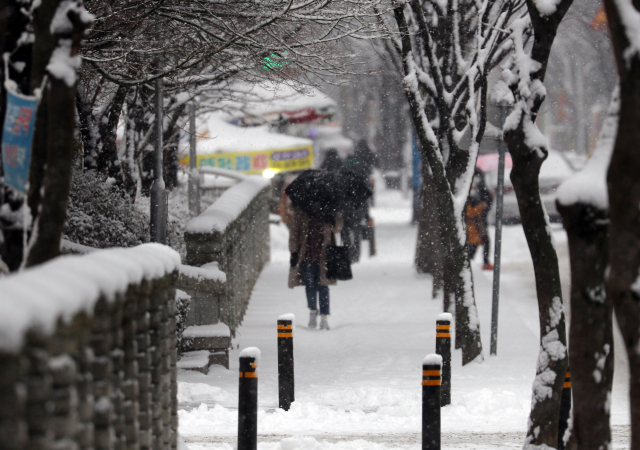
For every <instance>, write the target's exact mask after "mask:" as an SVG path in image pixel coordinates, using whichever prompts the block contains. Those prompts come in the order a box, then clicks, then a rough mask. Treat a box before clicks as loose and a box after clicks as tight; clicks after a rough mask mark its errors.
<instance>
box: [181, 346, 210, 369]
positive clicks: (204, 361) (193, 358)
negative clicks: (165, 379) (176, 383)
mask: <svg viewBox="0 0 640 450" xmlns="http://www.w3.org/2000/svg"><path fill="white" fill-rule="evenodd" d="M208 365H209V350H197V351H195V352H186V353H183V354H182V358H180V361H178V362H177V364H176V366H177V367H178V369H199V368H201V367H206V366H208Z"/></svg>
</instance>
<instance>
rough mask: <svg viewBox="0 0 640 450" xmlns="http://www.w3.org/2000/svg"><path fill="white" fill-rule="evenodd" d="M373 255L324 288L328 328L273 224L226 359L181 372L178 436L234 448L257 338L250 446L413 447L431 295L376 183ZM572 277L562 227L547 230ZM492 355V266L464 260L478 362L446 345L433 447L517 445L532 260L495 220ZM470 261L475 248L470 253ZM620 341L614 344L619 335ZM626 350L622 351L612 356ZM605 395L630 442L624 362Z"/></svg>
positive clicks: (531, 329) (530, 333)
mask: <svg viewBox="0 0 640 450" xmlns="http://www.w3.org/2000/svg"><path fill="white" fill-rule="evenodd" d="M376 201H377V203H376V207H375V208H374V209H373V211H372V214H373V215H374V217H375V220H376V232H377V240H378V242H377V243H378V255H377V256H376V257H374V258H368V256H366V254H367V247H366V244H365V246H364V251H363V253H364V254H365V255H364V257H363V258H362V260H361V262H360V263H358V264H355V265H354V266H353V271H354V279H353V280H351V281H348V282H341V283H339V285H338V286H337V287H332V288H331V316H330V318H329V324H330V325H331V330H330V331H319V330H309V329H307V327H306V322H307V319H308V310H307V308H306V301H305V299H304V290H303V289H302V288H297V289H295V290H290V289H288V288H287V286H286V283H287V281H286V280H287V272H288V267H289V265H288V261H289V254H288V251H287V237H288V236H287V231H286V228H285V227H284V226H272V233H271V239H272V261H271V263H270V264H269V265H268V266H267V267H266V268H265V270H264V271H263V273H262V275H261V277H260V279H259V280H258V283H257V285H256V287H255V290H254V292H253V296H252V298H251V302H250V305H249V309H248V312H247V315H246V317H245V319H244V322H243V323H242V326H241V327H240V329H239V335H238V337H237V339H235V340H234V343H235V344H237V345H238V348H234V349H233V350H232V351H231V369H230V370H228V371H227V370H226V369H224V368H222V367H217V366H216V367H212V368H211V370H210V372H209V374H208V375H203V374H200V373H197V372H189V371H181V372H180V375H179V381H180V384H179V394H178V395H179V400H180V405H181V406H180V408H181V411H180V413H179V414H180V433H181V434H182V436H183V437H184V439H185V441H186V442H187V443H188V445H189V447H190V448H191V449H192V450H197V449H215V450H222V449H225V450H226V449H231V448H234V447H235V443H236V433H237V396H238V393H237V389H238V381H237V380H238V375H237V372H238V354H239V352H240V350H241V349H243V348H245V347H249V346H256V347H258V348H260V350H261V352H262V359H261V363H260V368H259V416H258V420H259V425H258V432H259V436H258V441H259V446H258V447H259V449H260V450H280V449H282V450H294V449H327V450H342V449H345V450H347V449H349V450H364V449H367V450H368V449H375V450H391V449H416V450H417V449H419V448H420V411H421V409H420V408H421V405H420V393H421V386H420V383H421V361H422V358H423V357H424V356H425V355H426V354H428V353H433V352H434V350H435V320H436V316H437V315H438V314H439V313H440V312H441V308H442V306H441V300H432V299H431V281H430V279H429V278H428V277H421V276H418V275H417V274H416V272H415V270H414V268H413V255H414V249H415V240H416V228H415V227H414V226H411V225H409V221H410V216H411V212H410V207H409V205H410V200H409V199H407V198H403V197H402V194H401V193H400V192H398V191H387V190H382V191H380V192H378V195H377V199H376ZM554 234H555V237H556V239H557V244H558V249H559V253H560V257H561V259H562V260H563V264H562V271H563V274H564V275H565V281H564V284H565V286H566V287H567V288H568V280H566V278H568V267H567V265H568V263H567V261H566V259H567V255H566V236H565V234H564V231H562V230H561V229H558V230H556V231H555V233H554ZM503 249H504V250H503V252H504V254H503V272H502V277H501V279H502V283H501V303H500V316H499V338H498V356H497V357H489V355H488V347H489V327H490V317H491V283H492V274H491V273H490V272H483V271H481V270H480V264H479V259H477V262H474V264H473V268H474V280H475V289H476V300H477V303H478V309H479V312H480V320H481V330H482V339H483V345H484V346H485V352H484V354H485V361H484V362H483V363H482V364H477V363H472V364H470V365H468V366H466V367H461V358H460V352H459V351H455V352H454V356H453V363H452V365H453V369H452V371H453V376H452V385H453V388H452V404H451V405H450V406H447V407H445V408H443V410H442V430H443V438H442V442H443V448H445V449H457V448H461V449H462V448H464V449H467V448H476V449H478V448H483V449H484V448H491V449H515V448H521V447H522V444H523V441H524V433H525V430H526V422H527V416H528V412H529V407H530V397H531V384H532V382H533V378H534V375H535V364H536V357H537V354H538V317H537V304H536V298H535V285H534V280H533V268H532V265H531V262H530V257H529V253H528V249H527V246H526V242H525V238H524V235H523V233H522V229H521V227H519V226H513V227H505V229H504V243H503ZM477 257H478V258H479V257H480V255H477ZM284 313H293V314H295V316H296V328H295V332H294V350H295V371H296V372H295V377H296V379H295V382H296V402H295V403H294V404H293V405H292V408H291V410H290V411H288V412H284V411H282V410H279V409H278V407H277V406H278V397H277V395H278V393H277V389H278V385H277V349H276V319H277V317H278V316H280V315H281V314H284ZM617 348H618V349H622V346H621V345H619V346H618V347H617ZM622 352H623V351H622V350H621V351H619V352H618V354H620V355H621V354H622ZM618 359H619V361H617V363H616V377H615V384H614V393H613V400H612V413H613V414H612V415H613V417H612V423H613V425H614V448H623V447H628V444H629V426H628V425H629V417H628V401H627V399H626V397H627V394H626V392H627V387H626V380H627V378H628V374H627V373H626V366H625V362H624V361H623V360H622V359H621V357H619V358H618Z"/></svg>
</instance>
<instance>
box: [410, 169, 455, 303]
mask: <svg viewBox="0 0 640 450" xmlns="http://www.w3.org/2000/svg"><path fill="white" fill-rule="evenodd" d="M442 254H443V248H442V239H441V237H440V222H439V220H438V207H437V204H436V192H435V189H434V187H433V181H432V179H431V174H430V173H429V166H428V165H426V164H425V165H424V167H423V170H422V186H421V190H420V205H419V208H418V244H417V246H416V257H415V264H416V269H417V271H418V273H427V274H429V275H431V276H432V277H433V292H432V296H433V298H435V297H436V295H437V294H438V292H440V291H442V282H443V276H444V275H443V266H444V262H443V255H442ZM445 303H447V299H446V298H445ZM443 306H444V308H443V311H449V308H448V305H447V304H445V305H443Z"/></svg>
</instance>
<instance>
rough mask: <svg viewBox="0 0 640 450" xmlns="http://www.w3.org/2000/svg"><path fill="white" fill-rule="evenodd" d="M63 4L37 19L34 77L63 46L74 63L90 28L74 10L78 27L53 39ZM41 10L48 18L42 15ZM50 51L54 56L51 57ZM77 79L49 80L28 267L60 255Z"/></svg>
mask: <svg viewBox="0 0 640 450" xmlns="http://www.w3.org/2000/svg"><path fill="white" fill-rule="evenodd" d="M61 3H62V0H44V1H43V2H42V4H41V6H40V7H39V8H38V9H37V10H36V11H38V15H37V17H36V18H35V23H36V24H35V26H34V28H35V29H36V44H35V46H34V61H35V55H36V54H39V57H40V58H41V59H39V60H38V65H36V64H35V62H34V71H35V69H36V67H37V68H38V69H43V68H46V64H47V63H48V61H49V59H50V58H51V52H52V51H53V49H54V48H55V47H56V45H58V46H59V47H58V49H57V50H58V51H60V52H61V53H62V54H64V57H66V58H70V57H73V56H75V55H76V54H77V52H78V48H79V45H80V39H81V37H82V34H83V32H84V28H85V23H83V21H82V19H81V15H80V12H79V11H78V10H72V9H71V8H70V9H69V11H68V14H67V17H68V18H69V20H70V21H71V23H72V24H73V29H72V30H68V31H67V30H65V32H64V33H65V34H60V35H58V34H57V35H55V36H52V35H51V34H50V29H51V28H52V27H51V22H52V18H53V13H55V12H56V11H57V9H58V7H59V6H60V4H61ZM41 9H42V11H43V12H44V13H43V14H40V12H41V11H40V10H41ZM67 33H68V34H67ZM39 42H41V44H42V47H40V45H41V44H39ZM52 43H53V45H52ZM67 46H68V47H67ZM49 50H50V51H49ZM47 51H49V52H48V53H47ZM69 69H70V70H73V69H71V68H69ZM36 73H37V72H36ZM42 73H44V71H43V72H42ZM73 75H74V76H73V80H70V79H68V76H69V74H68V73H67V72H65V74H64V75H63V76H62V77H61V78H58V77H57V76H55V75H54V74H51V75H50V76H49V83H48V87H47V88H46V89H45V91H44V94H43V95H44V97H43V101H42V103H41V104H40V111H38V117H37V119H36V120H39V119H40V118H41V117H43V118H46V124H45V125H43V123H41V122H36V128H37V127H38V126H40V127H41V134H40V137H41V138H44V140H40V141H39V142H38V145H39V146H41V147H40V148H39V149H38V154H39V158H40V159H39V161H38V163H41V162H42V160H43V159H44V162H45V163H46V166H42V167H39V168H38V173H41V174H42V175H43V179H41V180H38V181H39V182H40V185H41V186H42V188H43V189H42V191H43V192H42V193H41V194H40V193H39V194H38V196H37V197H38V199H39V200H40V202H39V208H37V209H36V210H35V211H34V210H32V214H33V213H35V212H37V218H36V222H35V223H34V228H33V234H32V236H31V240H32V242H31V245H30V248H29V252H28V255H27V260H26V266H27V267H29V266H33V265H36V264H41V263H43V262H45V261H48V260H50V259H53V258H55V257H56V256H58V254H59V253H60V240H61V238H62V232H63V230H64V222H65V219H66V215H67V203H68V198H69V188H70V185H71V172H72V166H73V153H74V137H73V135H74V128H75V90H76V84H75V73H74V74H73ZM65 78H66V79H65ZM32 166H33V163H32Z"/></svg>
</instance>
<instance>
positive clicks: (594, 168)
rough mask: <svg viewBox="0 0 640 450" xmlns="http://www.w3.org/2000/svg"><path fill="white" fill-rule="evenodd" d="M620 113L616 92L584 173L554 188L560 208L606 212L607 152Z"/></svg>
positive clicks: (608, 155) (614, 136)
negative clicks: (579, 206)
mask: <svg viewBox="0 0 640 450" xmlns="http://www.w3.org/2000/svg"><path fill="white" fill-rule="evenodd" d="M619 111H620V88H619V87H617V88H616V89H615V91H614V92H613V95H612V97H611V103H610V104H609V110H608V111H607V117H606V119H605V120H604V123H603V124H602V129H601V130H600V136H598V145H597V146H596V148H595V150H594V151H593V156H591V158H590V159H589V161H587V164H586V165H585V167H584V169H582V170H581V171H580V172H578V173H577V174H575V175H574V176H572V177H571V178H569V179H568V180H567V181H566V182H564V183H562V185H561V186H560V187H559V188H558V191H557V197H556V198H557V201H558V202H559V203H560V204H562V205H566V206H569V205H574V204H576V203H583V204H585V205H591V206H594V207H596V208H598V209H601V210H607V209H608V208H609V197H608V191H607V170H609V161H610V160H611V152H612V151H613V145H614V143H615V139H616V135H617V134H618V113H619Z"/></svg>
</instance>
